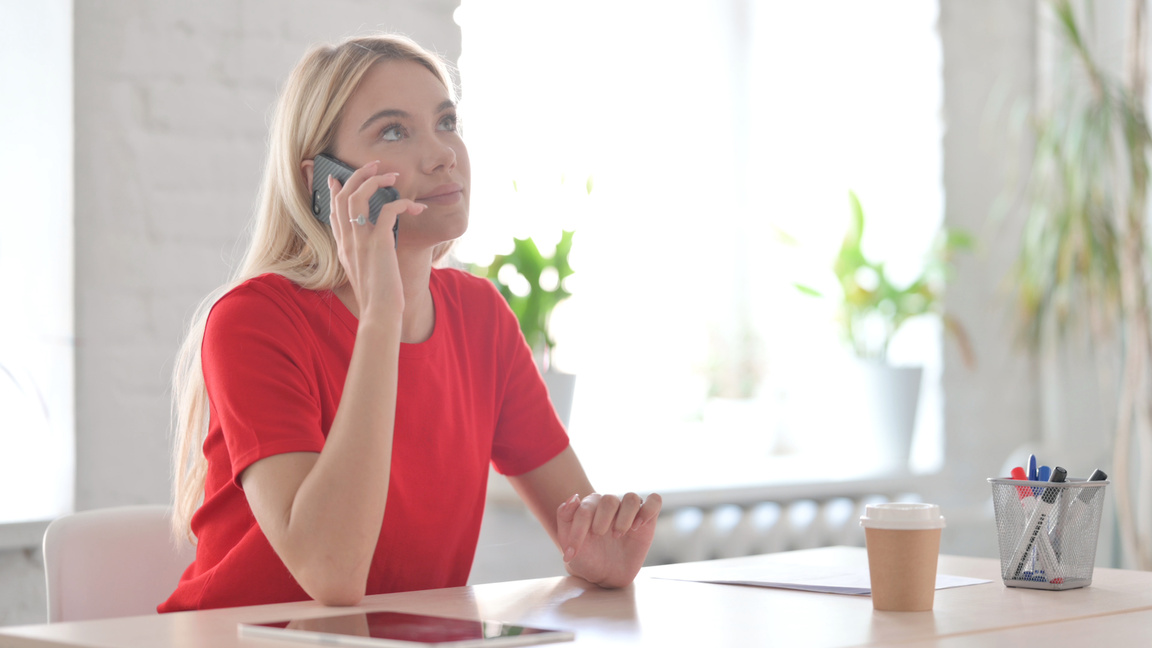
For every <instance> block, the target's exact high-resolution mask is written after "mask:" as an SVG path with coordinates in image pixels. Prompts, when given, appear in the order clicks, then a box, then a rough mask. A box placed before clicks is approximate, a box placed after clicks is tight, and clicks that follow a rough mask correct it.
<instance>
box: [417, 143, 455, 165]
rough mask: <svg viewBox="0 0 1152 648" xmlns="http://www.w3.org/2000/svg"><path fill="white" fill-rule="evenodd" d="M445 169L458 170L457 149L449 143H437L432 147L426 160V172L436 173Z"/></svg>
mask: <svg viewBox="0 0 1152 648" xmlns="http://www.w3.org/2000/svg"><path fill="white" fill-rule="evenodd" d="M441 168H443V169H444V170H451V169H454V168H456V149H455V148H453V147H452V146H451V145H450V144H448V143H443V142H436V143H435V144H433V145H432V146H431V147H430V150H429V151H428V153H427V155H426V157H425V159H424V172H425V173H435V172H436V171H438V170H440V169H441Z"/></svg>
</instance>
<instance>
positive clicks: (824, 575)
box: [653, 563, 992, 596]
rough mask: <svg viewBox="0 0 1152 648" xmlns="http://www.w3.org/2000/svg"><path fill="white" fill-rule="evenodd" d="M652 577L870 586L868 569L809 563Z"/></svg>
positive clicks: (941, 581)
mask: <svg viewBox="0 0 1152 648" xmlns="http://www.w3.org/2000/svg"><path fill="white" fill-rule="evenodd" d="M653 577H654V578H664V579H668V580H687V581H696V582H699V583H719V584H724V585H752V586H756V587H777V588H783V589H795V590H804V591H807V592H825V593H828V594H854V595H865V596H867V595H871V594H872V587H871V584H870V582H869V579H868V568H867V567H864V568H859V569H853V568H850V567H824V566H812V565H789V564H773V565H758V566H754V567H750V566H747V565H741V566H735V565H733V566H727V565H708V564H706V563H693V564H685V565H667V566H664V567H661V568H660V572H659V573H657V574H653ZM991 582H992V581H990V580H985V579H979V578H966V577H963V576H948V575H945V574H937V575H936V589H938V590H939V589H946V588H949V587H964V586H967V585H979V584H981V583H991Z"/></svg>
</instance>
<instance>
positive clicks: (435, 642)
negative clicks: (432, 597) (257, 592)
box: [239, 612, 575, 648]
mask: <svg viewBox="0 0 1152 648" xmlns="http://www.w3.org/2000/svg"><path fill="white" fill-rule="evenodd" d="M239 632H240V635H241V636H252V637H268V638H276V639H295V640H299V641H307V642H312V643H324V644H328V645H345V646H379V647H381V648H383V647H384V646H395V647H415V646H420V647H423V648H427V647H429V646H442V647H444V648H449V647H451V648H469V647H471V646H479V647H484V648H489V647H496V646H526V645H530V644H538V643H547V642H553V641H571V640H572V639H574V638H575V636H574V635H573V634H572V633H571V632H565V631H559V630H546V629H543V628H530V627H527V626H522V625H515V624H511V623H501V622H499V621H478V620H474V619H453V618H448V617H439V616H428V615H423V614H409V613H406V612H358V613H355V614H344V615H340V616H331V617H320V618H315V619H291V620H287V621H278V622H275V623H241V624H240V628H239Z"/></svg>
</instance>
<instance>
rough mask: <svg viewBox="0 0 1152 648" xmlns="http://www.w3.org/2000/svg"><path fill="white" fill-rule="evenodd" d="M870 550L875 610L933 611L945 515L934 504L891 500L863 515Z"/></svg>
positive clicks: (865, 538) (865, 510) (862, 524)
mask: <svg viewBox="0 0 1152 648" xmlns="http://www.w3.org/2000/svg"><path fill="white" fill-rule="evenodd" d="M860 526H862V527H864V540H865V542H866V544H867V548H868V572H869V576H870V578H871V581H872V608H873V609H875V610H892V611H899V612H923V611H926V610H931V609H932V602H933V599H934V598H935V596H936V562H937V560H938V558H939V556H940V531H941V529H943V528H944V518H943V516H941V515H940V507H939V506H937V505H935V504H920V503H914V502H890V503H887V504H874V505H870V506H868V507H866V508H865V509H864V515H863V516H861V517H860Z"/></svg>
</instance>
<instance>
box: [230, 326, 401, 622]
mask: <svg viewBox="0 0 1152 648" xmlns="http://www.w3.org/2000/svg"><path fill="white" fill-rule="evenodd" d="M399 348H400V322H399V319H398V318H397V321H395V322H391V321H379V320H375V319H371V320H361V322H360V327H359V329H358V331H357V336H356V343H355V347H354V349H353V352H352V358H351V362H350V364H349V367H348V375H347V377H346V379H345V382H344V391H343V394H342V396H341V398H340V405H339V408H338V410H337V412H336V416H335V418H334V420H333V421H332V427H331V429H330V430H329V432H328V437H327V440H326V441H325V443H324V449H323V451H322V452H320V454H319V455H315V454H309V455H308V459H306V460H303V461H300V460H289V461H284V462H281V465H280V466H279V468H280V470H276V471H275V472H278V473H286V474H280V475H274V476H273V477H271V478H269V477H266V476H264V475H258V476H257V478H256V480H255V482H254V483H253V484H252V486H253V487H255V488H257V489H259V490H261V491H264V490H266V489H271V490H272V491H273V492H272V493H270V494H269V495H270V496H271V498H272V499H274V500H278V501H279V502H280V506H279V507H278V508H279V513H278V514H274V515H273V516H270V517H272V519H271V520H267V521H266V520H265V519H262V518H264V517H269V516H262V515H260V512H259V511H257V508H258V507H257V505H256V504H257V503H258V502H253V511H254V513H257V520H258V521H259V522H260V524H261V527H262V528H263V529H264V532H265V535H266V536H267V537H268V539H269V541H270V542H271V543H272V546H273V548H274V549H275V550H276V552H277V554H278V555H279V556H280V558H281V560H283V561H284V564H285V565H286V566H287V567H288V569H289V571H291V572H292V575H293V576H294V577H295V578H296V580H297V582H299V583H300V585H301V587H303V588H304V590H305V591H306V592H308V594H309V595H310V596H312V597H313V598H315V599H317V600H319V601H321V602H323V603H326V604H329V605H354V604H355V603H357V602H358V601H359V600H360V599H361V598H362V597H363V595H364V591H365V585H366V582H367V578H368V570H369V568H370V566H371V561H372V556H373V554H374V552H375V548H376V543H377V541H378V538H379V535H380V526H381V523H382V521H383V517H384V507H385V505H386V503H387V499H388V480H389V476H390V474H391V462H392V438H393V427H394V424H395V415H396V386H397V367H398V362H399ZM276 458H277V457H275V456H274V457H269V459H276ZM264 461H268V460H264ZM259 463H263V462H258V464H259ZM258 464H254V465H253V467H256V466H257V465H258ZM309 464H310V465H309ZM249 481H251V480H249ZM245 489H246V490H250V485H249V482H248V481H245ZM281 489H283V490H281ZM276 491H280V492H279V493H277V492H276ZM285 491H287V492H285ZM252 495H253V493H251V492H250V493H249V500H250V502H252V500H253V497H252ZM262 499H265V497H263V496H258V497H257V500H262ZM261 508H263V507H261Z"/></svg>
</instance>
